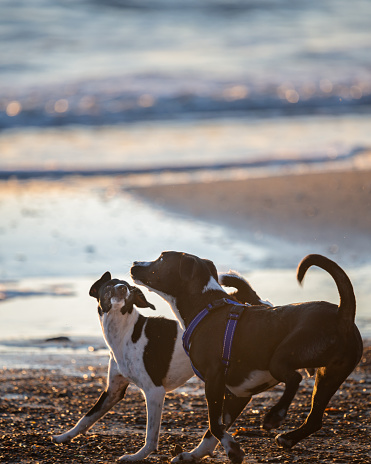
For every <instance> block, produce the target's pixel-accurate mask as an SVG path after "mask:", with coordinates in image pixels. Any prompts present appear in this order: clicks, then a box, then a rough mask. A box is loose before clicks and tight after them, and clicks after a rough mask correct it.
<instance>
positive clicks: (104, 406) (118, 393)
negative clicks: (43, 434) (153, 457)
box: [52, 358, 129, 443]
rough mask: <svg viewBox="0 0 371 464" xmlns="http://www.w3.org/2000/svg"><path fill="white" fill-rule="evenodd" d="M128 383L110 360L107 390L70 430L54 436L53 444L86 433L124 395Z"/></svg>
mask: <svg viewBox="0 0 371 464" xmlns="http://www.w3.org/2000/svg"><path fill="white" fill-rule="evenodd" d="M128 385H129V382H128V380H127V379H125V377H123V376H122V375H121V374H119V373H118V369H117V365H116V362H115V361H114V360H113V359H112V358H111V359H110V362H109V367H108V381H107V388H106V390H105V391H104V392H103V393H102V394H101V396H100V398H99V399H98V401H97V402H96V403H95V405H94V406H93V407H92V408H91V409H90V411H89V412H87V413H86V414H85V416H84V417H82V418H81V419H80V420H79V422H78V423H77V424H76V425H75V426H74V427H73V428H72V429H70V430H68V431H67V432H65V433H62V434H61V435H54V436H53V437H52V440H53V441H54V443H66V442H68V441H70V440H72V439H73V438H75V437H77V435H80V434H82V433H86V432H87V431H88V430H89V429H90V428H91V427H92V426H93V425H94V424H95V423H96V422H97V421H98V420H99V419H100V418H101V417H103V416H104V415H105V414H106V413H107V412H108V411H109V410H110V409H111V408H112V407H113V406H114V405H115V404H116V403H118V402H119V401H120V400H122V398H123V397H124V395H125V392H126V389H127V387H128Z"/></svg>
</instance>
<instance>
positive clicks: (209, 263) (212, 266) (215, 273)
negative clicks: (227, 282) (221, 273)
mask: <svg viewBox="0 0 371 464" xmlns="http://www.w3.org/2000/svg"><path fill="white" fill-rule="evenodd" d="M204 262H205V263H206V265H207V267H208V268H209V270H210V272H211V275H212V276H213V277H214V279H215V280H216V281H217V282H218V271H217V270H216V267H215V264H214V263H213V262H212V261H210V260H209V259H204Z"/></svg>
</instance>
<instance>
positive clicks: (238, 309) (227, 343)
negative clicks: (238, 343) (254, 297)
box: [183, 298, 250, 380]
mask: <svg viewBox="0 0 371 464" xmlns="http://www.w3.org/2000/svg"><path fill="white" fill-rule="evenodd" d="M225 305H231V309H230V311H229V314H228V321H227V325H226V328H225V332H224V340H223V353H222V363H223V364H224V366H225V373H227V370H228V367H229V364H230V357H231V350H232V342H233V337H234V332H235V330H236V326H237V322H238V319H239V317H240V315H241V314H242V312H243V310H244V309H245V307H246V306H250V305H249V304H242V303H238V302H236V301H233V300H230V299H228V298H222V299H221V300H217V301H215V302H214V303H210V304H208V305H207V306H206V308H205V309H203V310H202V311H201V312H200V313H198V314H197V316H196V317H195V318H194V319H192V321H191V323H190V324H189V326H188V327H187V329H186V330H185V331H184V334H183V348H184V351H185V352H186V354H187V355H188V356H189V350H190V347H191V336H192V333H193V331H194V330H195V328H196V327H197V325H198V324H199V323H200V322H201V321H202V320H203V319H204V318H205V317H206V316H207V315H208V314H209V313H210V311H211V310H213V309H216V308H218V307H221V306H225ZM191 365H192V369H193V371H194V373H195V374H196V375H197V377H199V378H200V379H201V380H204V379H203V377H202V375H201V374H200V372H199V371H198V370H197V369H196V368H195V367H194V365H193V364H192V360H191Z"/></svg>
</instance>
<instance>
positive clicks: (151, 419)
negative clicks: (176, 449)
mask: <svg viewBox="0 0 371 464" xmlns="http://www.w3.org/2000/svg"><path fill="white" fill-rule="evenodd" d="M165 393H166V392H165V389H164V388H163V387H156V388H152V389H151V390H149V391H144V396H145V399H146V406H147V430H146V442H145V445H144V446H143V448H141V449H140V450H139V451H138V452H137V453H135V454H124V455H123V456H121V457H120V458H119V461H140V460H141V459H145V458H146V457H147V456H148V455H149V454H150V453H152V452H153V451H156V450H157V445H158V437H159V434H160V427H161V416H162V407H163V404H164V398H165Z"/></svg>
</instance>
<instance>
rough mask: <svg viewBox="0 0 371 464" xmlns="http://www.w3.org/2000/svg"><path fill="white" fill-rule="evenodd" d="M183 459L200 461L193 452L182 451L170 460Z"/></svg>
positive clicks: (178, 460)
mask: <svg viewBox="0 0 371 464" xmlns="http://www.w3.org/2000/svg"><path fill="white" fill-rule="evenodd" d="M182 461H188V462H197V461H199V459H197V458H196V457H195V455H194V454H192V453H180V454H178V455H177V456H175V457H174V458H173V459H172V460H171V461H170V462H182Z"/></svg>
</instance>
